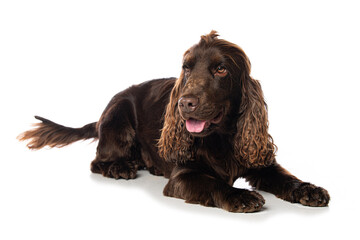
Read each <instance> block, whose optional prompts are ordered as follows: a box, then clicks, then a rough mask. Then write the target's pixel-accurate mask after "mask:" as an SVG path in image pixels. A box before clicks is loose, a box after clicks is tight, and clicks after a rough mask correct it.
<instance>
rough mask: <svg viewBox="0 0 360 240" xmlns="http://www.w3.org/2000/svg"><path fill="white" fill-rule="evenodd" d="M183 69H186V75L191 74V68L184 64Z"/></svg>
mask: <svg viewBox="0 0 360 240" xmlns="http://www.w3.org/2000/svg"><path fill="white" fill-rule="evenodd" d="M183 69H184V72H185V75H188V74H189V73H190V67H189V66H188V65H186V64H184V65H183Z"/></svg>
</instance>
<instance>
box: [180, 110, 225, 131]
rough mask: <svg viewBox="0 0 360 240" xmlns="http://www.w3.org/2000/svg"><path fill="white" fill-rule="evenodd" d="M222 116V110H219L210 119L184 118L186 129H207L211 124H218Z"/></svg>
mask: <svg viewBox="0 0 360 240" xmlns="http://www.w3.org/2000/svg"><path fill="white" fill-rule="evenodd" d="M223 116H224V113H223V111H220V112H219V113H218V114H217V115H216V116H215V117H214V118H212V119H211V120H199V119H195V118H189V119H187V120H186V129H187V130H188V131H189V132H190V133H202V132H203V131H204V130H207V129H208V128H209V127H210V126H211V125H212V124H219V123H220V122H221V120H222V118H223Z"/></svg>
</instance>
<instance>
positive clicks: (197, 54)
mask: <svg viewBox="0 0 360 240" xmlns="http://www.w3.org/2000/svg"><path fill="white" fill-rule="evenodd" d="M183 61H184V62H194V63H195V62H196V61H202V62H208V63H209V64H210V63H213V62H223V61H224V56H223V55H222V54H221V52H220V50H219V49H218V48H215V47H207V48H204V47H199V46H197V45H195V46H194V47H192V48H190V49H189V50H188V51H186V52H185V54H184V60H183Z"/></svg>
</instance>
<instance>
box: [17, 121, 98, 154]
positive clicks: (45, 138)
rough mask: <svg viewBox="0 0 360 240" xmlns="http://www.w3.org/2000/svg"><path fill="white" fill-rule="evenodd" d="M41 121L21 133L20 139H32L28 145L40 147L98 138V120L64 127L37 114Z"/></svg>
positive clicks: (35, 147)
mask: <svg viewBox="0 0 360 240" xmlns="http://www.w3.org/2000/svg"><path fill="white" fill-rule="evenodd" d="M35 118H36V119H38V120H40V121H41V123H37V124H35V126H36V128H34V129H31V130H29V131H26V132H24V133H22V134H20V135H19V136H18V137H17V138H18V139H19V140H20V141H25V140H30V142H29V143H28V144H27V147H28V148H30V149H40V148H42V147H45V146H49V147H64V146H66V145H69V144H71V143H73V142H76V141H79V140H86V139H90V138H98V133H97V131H96V122H94V123H90V124H87V125H85V126H83V127H81V128H70V127H64V126H62V125H59V124H57V123H54V122H52V121H50V120H47V119H45V118H42V117H39V116H35Z"/></svg>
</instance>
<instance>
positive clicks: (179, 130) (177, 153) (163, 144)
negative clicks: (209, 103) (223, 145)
mask: <svg viewBox="0 0 360 240" xmlns="http://www.w3.org/2000/svg"><path fill="white" fill-rule="evenodd" d="M183 78H184V76H183V73H182V74H181V76H180V78H179V79H178V80H177V81H176V82H175V85H174V87H173V89H172V91H171V94H170V101H169V103H168V105H167V107H166V112H165V116H164V125H163V129H162V131H161V136H160V139H159V141H158V148H159V154H160V156H161V157H163V158H164V159H165V160H166V161H171V162H174V163H184V162H186V161H188V160H193V158H194V154H193V152H192V149H191V147H192V146H193V141H194V139H193V137H192V136H191V135H190V134H189V133H188V132H187V131H186V128H185V121H184V120H183V119H182V118H181V116H180V113H179V110H178V100H179V97H180V94H181V88H182V87H183V85H184V84H183Z"/></svg>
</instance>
